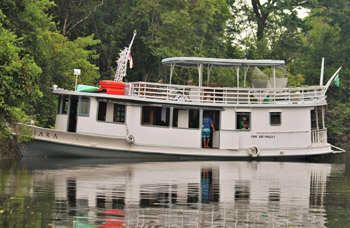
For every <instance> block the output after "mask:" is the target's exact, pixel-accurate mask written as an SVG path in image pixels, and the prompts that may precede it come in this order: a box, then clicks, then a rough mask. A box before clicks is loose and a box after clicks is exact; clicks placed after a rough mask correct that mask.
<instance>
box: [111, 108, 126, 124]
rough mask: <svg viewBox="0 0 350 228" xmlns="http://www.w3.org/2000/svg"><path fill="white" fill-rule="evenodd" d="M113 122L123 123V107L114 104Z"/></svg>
mask: <svg viewBox="0 0 350 228" xmlns="http://www.w3.org/2000/svg"><path fill="white" fill-rule="evenodd" d="M113 122H120V123H124V122H125V105H120V104H114V112H113Z"/></svg>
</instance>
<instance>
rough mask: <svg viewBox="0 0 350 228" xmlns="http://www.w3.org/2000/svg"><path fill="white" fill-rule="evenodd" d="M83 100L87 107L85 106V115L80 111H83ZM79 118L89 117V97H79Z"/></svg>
mask: <svg viewBox="0 0 350 228" xmlns="http://www.w3.org/2000/svg"><path fill="white" fill-rule="evenodd" d="M83 100H87V105H86V109H87V110H86V113H85V112H83V111H82V109H83V107H84V106H83ZM78 115H79V116H83V117H89V116H90V98H89V97H80V99H79V113H78Z"/></svg>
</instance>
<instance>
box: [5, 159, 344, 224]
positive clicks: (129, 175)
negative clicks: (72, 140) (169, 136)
mask: <svg viewBox="0 0 350 228" xmlns="http://www.w3.org/2000/svg"><path fill="white" fill-rule="evenodd" d="M348 157H349V156H348ZM346 160H347V161H346V162H345V161H344V163H315V162H255V161H253V162H252V161H220V162H215V161H213V162H208V161H184V162H165V161H160V162H152V161H137V162H135V161H118V160H112V159H106V160H99V159H47V158H46V159H45V158H35V159H34V158H31V159H29V158H23V159H21V160H20V161H12V162H9V161H2V162H1V163H0V175H1V182H0V227H11V228H12V227H20V228H22V227H62V228H63V227H98V228H107V227H109V228H111V227H349V226H350V225H349V224H350V161H349V159H348V158H347V159H346Z"/></svg>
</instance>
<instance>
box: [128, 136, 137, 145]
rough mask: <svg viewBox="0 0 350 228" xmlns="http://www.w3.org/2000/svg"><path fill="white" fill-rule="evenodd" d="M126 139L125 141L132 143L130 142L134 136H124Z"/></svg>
mask: <svg viewBox="0 0 350 228" xmlns="http://www.w3.org/2000/svg"><path fill="white" fill-rule="evenodd" d="M126 141H127V142H128V143H130V144H132V143H134V142H135V138H134V136H132V135H128V136H126Z"/></svg>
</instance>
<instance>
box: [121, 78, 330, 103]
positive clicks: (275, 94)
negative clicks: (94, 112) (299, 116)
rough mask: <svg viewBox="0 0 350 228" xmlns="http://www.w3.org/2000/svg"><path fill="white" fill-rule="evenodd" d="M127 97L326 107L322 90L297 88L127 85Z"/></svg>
mask: <svg viewBox="0 0 350 228" xmlns="http://www.w3.org/2000/svg"><path fill="white" fill-rule="evenodd" d="M126 95H129V96H132V97H138V98H141V99H142V98H144V99H153V100H158V101H160V100H163V101H170V102H181V103H182V102H193V103H197V104H198V103H199V104H203V103H205V104H221V105H244V106H245V105H259V106H260V105H264V106H271V105H283V106H284V105H286V106H289V105H293V106H294V105H301V106H304V105H308V106H309V105H310V106H320V105H325V104H326V95H325V93H324V88H323V86H312V87H297V88H278V89H273V88H259V89H258V88H231V87H215V86H207V87H199V86H185V85H172V84H160V83H151V82H130V83H127V93H126Z"/></svg>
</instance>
